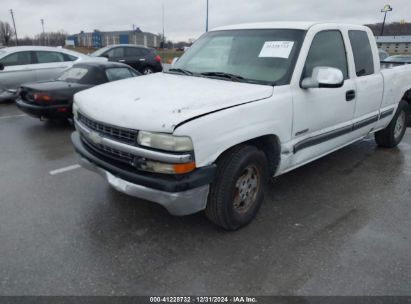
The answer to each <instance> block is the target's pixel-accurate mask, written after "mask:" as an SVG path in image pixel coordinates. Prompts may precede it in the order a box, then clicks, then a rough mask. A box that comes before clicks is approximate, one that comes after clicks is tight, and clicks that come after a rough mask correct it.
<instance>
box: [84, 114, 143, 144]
mask: <svg viewBox="0 0 411 304" xmlns="http://www.w3.org/2000/svg"><path fill="white" fill-rule="evenodd" d="M78 120H79V121H80V122H81V123H82V124H84V125H85V126H87V127H88V128H89V129H91V130H93V131H96V132H98V133H99V134H101V135H104V136H106V137H110V138H112V139H115V140H117V141H121V142H123V143H127V144H132V145H135V144H136V142H137V134H138V131H136V130H132V129H126V128H121V127H115V126H112V125H108V124H104V123H101V122H99V121H95V120H93V119H90V118H88V117H87V116H85V115H83V114H81V113H78Z"/></svg>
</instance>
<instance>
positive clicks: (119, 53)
mask: <svg viewBox="0 0 411 304" xmlns="http://www.w3.org/2000/svg"><path fill="white" fill-rule="evenodd" d="M106 55H107V56H108V58H113V57H124V49H123V48H119V47H118V48H114V49H111V50H110V51H108V52H106Z"/></svg>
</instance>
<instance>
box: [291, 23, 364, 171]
mask: <svg viewBox="0 0 411 304" xmlns="http://www.w3.org/2000/svg"><path fill="white" fill-rule="evenodd" d="M314 67H333V68H338V69H339V70H341V71H342V73H343V75H344V84H343V86H342V87H340V88H311V89H302V88H301V87H297V88H295V90H293V92H294V94H293V106H294V111H293V131H292V132H293V133H292V138H293V142H294V149H293V150H294V155H293V158H294V161H293V163H294V165H298V164H301V163H304V162H306V161H308V160H311V159H313V158H316V157H318V156H320V155H322V154H324V153H327V152H329V151H331V150H333V149H335V148H337V147H339V146H341V145H343V144H344V143H346V142H349V141H350V138H351V136H352V134H350V133H351V126H352V119H353V116H354V111H355V103H356V98H355V88H356V87H355V82H354V80H353V79H350V77H349V72H348V63H347V55H346V48H345V44H344V39H343V35H342V33H341V32H340V31H339V30H324V31H320V32H318V33H317V34H316V35H315V36H314V38H313V40H312V43H311V47H310V49H309V52H308V55H307V59H306V61H305V65H304V69H303V73H302V75H301V79H303V78H306V77H310V76H311V73H312V70H313V68H314Z"/></svg>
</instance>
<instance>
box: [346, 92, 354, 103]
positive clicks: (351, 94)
mask: <svg viewBox="0 0 411 304" xmlns="http://www.w3.org/2000/svg"><path fill="white" fill-rule="evenodd" d="M354 98H355V91H354V90H349V91H347V92H346V93H345V100H346V101H351V100H353V99H354Z"/></svg>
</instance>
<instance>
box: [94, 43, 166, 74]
mask: <svg viewBox="0 0 411 304" xmlns="http://www.w3.org/2000/svg"><path fill="white" fill-rule="evenodd" d="M90 55H91V56H94V57H106V58H108V60H109V61H117V62H122V63H125V64H128V65H129V66H131V67H132V68H134V69H136V70H137V71H139V72H140V73H142V74H145V75H146V74H151V73H156V72H161V71H162V70H163V66H162V65H161V57H160V56H159V55H157V54H156V53H155V50H153V49H150V48H147V47H145V46H138V45H133V44H118V45H109V46H106V47H104V48H102V49H99V50H97V51H95V52H94V53H92V54H90Z"/></svg>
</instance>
